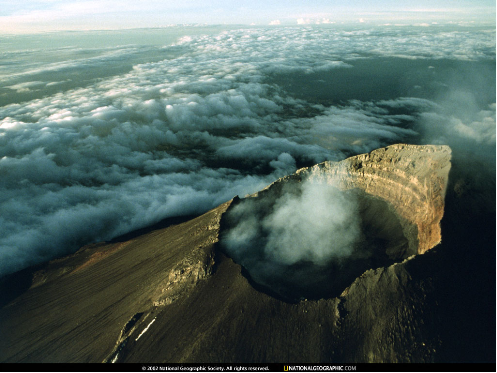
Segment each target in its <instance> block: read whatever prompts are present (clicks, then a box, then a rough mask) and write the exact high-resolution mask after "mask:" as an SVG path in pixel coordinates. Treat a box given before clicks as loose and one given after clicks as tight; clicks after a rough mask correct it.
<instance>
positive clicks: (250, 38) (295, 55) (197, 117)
mask: <svg viewBox="0 0 497 373" xmlns="http://www.w3.org/2000/svg"><path fill="white" fill-rule="evenodd" d="M204 31H205V32H204ZM161 32H163V33H164V44H163V45H161V46H160V47H159V46H154V45H147V42H146V38H144V39H143V40H144V42H143V43H141V44H139V43H138V44H136V40H135V41H134V42H133V43H135V44H126V45H123V46H116V45H113V46H111V47H110V46H101V47H98V48H89V47H87V46H84V45H83V44H84V43H81V46H78V45H74V44H72V43H73V42H74V40H79V39H77V38H75V37H74V36H72V35H66V36H63V35H62V34H61V35H62V36H60V35H59V36H60V38H59V39H60V40H59V44H58V45H57V47H50V46H49V45H50V43H48V42H47V39H46V38H47V37H48V36H47V35H38V36H33V37H32V38H34V39H36V40H35V41H39V42H40V45H45V46H46V48H43V49H22V45H23V44H22V40H21V39H19V40H18V39H16V37H15V36H11V37H8V38H6V39H5V41H6V42H8V43H7V44H8V45H9V48H8V52H7V53H5V54H4V55H3V56H2V57H0V59H1V61H0V62H2V64H1V66H0V83H1V84H0V105H3V106H0V276H1V275H4V274H7V273H11V272H13V271H16V270H19V269H22V268H24V267H27V266H29V265H31V264H35V263H39V262H41V261H44V260H48V259H51V258H54V257H56V256H59V255H63V254H67V253H69V252H72V251H74V250H76V249H77V248H78V247H80V246H81V245H83V244H86V243H89V242H93V241H98V240H109V239H111V238H113V237H116V236H118V235H121V234H123V233H126V232H129V231H131V230H134V229H137V228H141V227H145V226H147V225H150V224H152V223H155V222H158V221H160V220H161V219H164V218H166V217H171V216H178V215H189V214H197V213H201V212H204V211H206V210H207V209H209V208H212V207H215V206H216V205H218V204H219V203H221V202H224V201H226V200H228V199H229V198H232V197H233V196H234V195H241V196H243V195H245V194H247V193H251V192H255V191H257V190H259V189H261V188H262V187H264V186H265V185H267V184H269V183H270V182H272V181H274V179H276V178H278V177H281V176H283V175H286V174H289V173H292V172H293V171H295V170H296V169H297V168H298V167H301V166H305V165H311V164H313V163H317V162H321V161H324V160H340V159H343V158H345V157H346V156H348V155H352V154H356V153H361V152H367V151H370V150H372V149H374V148H377V147H379V146H384V145H388V144H392V143H397V142H417V143H420V142H437V143H449V145H456V146H460V147H461V148H465V149H473V150H474V153H475V154H478V156H479V158H480V159H482V161H483V162H490V163H491V158H492V154H491V153H492V151H493V154H495V83H492V80H493V82H495V30H487V29H481V28H477V27H475V28H456V27H454V28H452V29H449V28H446V27H445V28H444V27H440V28H437V27H431V28H426V27H424V28H410V27H399V28H395V27H390V26H384V27H378V28H376V29H370V30H368V29H358V30H352V29H351V30H345V29H337V28H333V27H319V26H313V27H311V26H301V27H292V28H265V29H260V28H246V29H224V30H223V29H219V28H213V29H211V30H199V29H195V28H191V29H188V28H182V29H180V30H178V29H174V28H172V29H170V30H169V29H164V30H162V31H161ZM145 34H146V31H144V35H145ZM171 35H174V38H172V37H171ZM178 35H181V37H179V36H178ZM91 36H92V35H89V36H88V37H91ZM98 37H99V38H102V39H105V37H106V35H105V33H103V34H99V35H98ZM19 38H20V37H19ZM64 38H65V39H64ZM154 38H155V39H154V43H155V44H157V40H158V38H160V35H158V34H157V33H155V34H154ZM170 40H174V42H173V43H171V42H170ZM16 43H18V44H16ZM64 43H65V44H64ZM125 43H126V41H124V42H123V44H125ZM34 44H35V43H34V42H33V45H34ZM103 44H105V43H103ZM16 45H18V47H15V46H16ZM396 74H397V75H396ZM489 74H490V77H492V76H493V79H489ZM482 76H483V77H484V78H481V77H482ZM480 78H481V79H480ZM371 84H373V86H372V85H371ZM458 100H459V101H458ZM454 102H463V103H465V105H466V106H465V107H466V108H467V110H453V109H451V105H453V103H454ZM492 105H493V106H492ZM456 107H457V108H459V109H461V108H463V107H464V106H461V105H456ZM493 167H494V169H495V161H493ZM304 195H307V194H306V193H304V194H303V196H304ZM281 204H282V208H283V209H284V208H288V207H284V206H286V205H289V204H293V205H294V206H293V207H294V208H296V209H298V208H301V209H302V208H305V207H304V204H303V203H302V201H300V202H299V201H294V202H289V201H285V203H283V201H282V202H281ZM279 221H280V220H279V219H277V218H276V217H275V218H274V220H272V221H269V220H268V221H267V222H266V224H267V226H268V227H269V226H271V227H272V230H274V231H279V230H281V229H282V228H281V226H280V225H279ZM278 239H279V238H274V239H273V241H274V242H275V247H276V246H277V245H276V242H277V240H278ZM280 254H282V253H276V252H275V253H274V255H276V256H278V255H280ZM308 254H309V253H307V254H305V255H308ZM309 255H311V254H309ZM316 255H318V254H316ZM322 255H325V254H324V253H322ZM317 257H319V255H318V256H317Z"/></svg>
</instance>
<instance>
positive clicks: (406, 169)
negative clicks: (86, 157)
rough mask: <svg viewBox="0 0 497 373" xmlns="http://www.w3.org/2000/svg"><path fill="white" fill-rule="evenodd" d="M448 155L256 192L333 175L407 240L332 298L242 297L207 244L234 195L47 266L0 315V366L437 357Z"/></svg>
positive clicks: (342, 167) (239, 277)
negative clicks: (390, 215) (188, 216)
mask: <svg viewBox="0 0 497 373" xmlns="http://www.w3.org/2000/svg"><path fill="white" fill-rule="evenodd" d="M407 157H408V158H407ZM449 159H450V149H448V148H447V147H430V146H427V147H416V146H407V145H396V146H391V147H388V148H386V149H380V150H377V151H375V152H372V153H370V154H365V155H360V156H357V157H353V158H350V159H348V160H346V161H344V162H341V163H338V164H336V163H335V164H331V163H323V164H320V165H317V166H315V167H313V168H310V169H304V170H301V171H300V172H298V173H297V174H296V175H293V176H291V177H287V178H284V179H282V180H279V181H278V182H276V183H274V184H273V185H272V186H270V187H269V188H267V189H266V190H264V191H262V192H261V193H259V194H258V196H259V197H261V198H262V197H263V196H264V195H265V194H270V193H276V191H277V190H278V189H280V190H283V188H282V186H283V185H284V182H285V181H286V182H290V183H291V182H292V181H291V180H293V181H297V182H298V180H301V179H302V178H303V177H304V176H305V177H314V178H323V179H326V178H328V177H329V175H332V174H335V175H339V179H340V180H342V181H341V187H342V188H344V189H349V190H356V189H360V190H361V193H365V194H366V195H373V196H375V198H378V199H381V201H382V202H381V204H380V205H381V206H385V204H387V205H388V206H389V207H387V208H388V209H393V211H394V213H395V214H396V216H398V217H399V221H400V222H401V225H399V227H400V229H401V230H404V231H405V232H404V233H403V235H410V237H415V240H413V242H415V243H417V246H416V247H415V248H416V252H418V253H425V255H419V256H410V257H409V258H408V259H405V260H403V261H402V260H401V261H400V262H399V263H394V264H389V265H385V266H380V267H371V269H367V270H365V271H364V272H361V274H360V275H359V276H358V277H357V278H356V279H355V280H352V281H350V283H349V284H348V286H347V288H346V289H345V290H344V291H343V292H342V293H341V294H340V295H339V296H336V297H331V298H323V299H316V300H303V301H300V302H294V303H291V302H285V301H282V300H280V299H277V298H275V297H272V296H271V295H268V294H266V293H265V292H261V291H258V290H257V289H256V288H257V284H254V285H255V288H254V286H252V285H253V284H252V283H251V280H250V276H249V277H247V276H246V273H245V271H244V269H243V268H241V267H240V265H238V264H236V263H235V262H234V261H233V260H232V259H230V258H229V257H227V256H226V255H225V254H223V252H222V251H221V250H220V246H219V244H218V241H219V239H220V237H222V233H223V232H222V230H223V229H224V228H223V226H222V218H223V216H225V215H226V211H227V210H230V209H231V206H234V205H235V204H236V203H239V201H233V200H232V201H228V202H226V203H225V204H223V205H221V206H219V207H217V208H216V209H214V210H212V211H209V212H208V213H206V214H204V215H202V216H200V217H198V218H195V219H193V220H190V221H187V222H185V223H182V224H177V225H173V226H170V227H168V228H164V229H159V230H154V231H151V232H148V233H146V234H143V235H141V236H138V237H135V238H133V239H131V240H126V241H122V242H114V243H102V244H99V245H94V246H90V247H85V248H83V249H81V250H80V251H79V252H78V253H76V254H75V255H73V256H70V257H67V258H63V259H59V260H57V261H54V262H51V263H50V264H49V265H47V266H46V267H45V268H44V270H42V272H37V274H35V276H34V278H35V279H36V281H35V283H33V286H31V288H30V289H28V290H27V291H26V292H24V293H23V294H21V295H20V296H18V297H17V298H16V299H14V300H12V301H11V302H10V303H9V304H7V305H5V306H4V307H3V308H2V309H0V330H1V331H2V336H3V337H2V338H1V339H0V361H2V362H142V363H143V362H292V361H293V362H296V361H298V362H323V363H338V362H433V361H440V358H439V356H442V357H444V358H445V359H447V355H440V352H439V351H440V350H441V349H442V350H443V346H444V343H446V339H450V338H449V337H448V336H447V334H444V333H445V332H444V330H446V329H444V327H443V315H442V314H440V312H439V304H438V302H439V298H440V290H439V288H438V286H439V284H440V283H442V282H443V281H445V277H446V276H445V275H444V272H443V270H444V266H443V265H441V264H442V263H441V262H440V261H439V260H437V253H436V252H435V251H433V250H430V251H428V252H427V250H428V249H429V248H431V247H432V246H433V245H435V244H436V243H437V242H439V241H440V227H439V221H440V218H441V216H442V214H443V209H444V207H443V206H444V202H443V201H444V199H443V198H444V193H445V189H446V186H447V174H448V171H449V167H450V163H449ZM366 200H367V198H366ZM374 206H376V205H374ZM374 206H373V207H374ZM372 211H373V212H374V214H372V217H371V220H375V218H374V217H376V220H381V216H378V215H377V214H376V213H378V212H380V211H382V210H379V209H377V208H376V207H375V208H373V209H372ZM409 211H411V214H409ZM399 224H400V223H399ZM412 245H414V244H413V243H411V241H409V245H408V246H409V247H414V246H412ZM447 273H450V270H449V272H447ZM447 302H448V301H447Z"/></svg>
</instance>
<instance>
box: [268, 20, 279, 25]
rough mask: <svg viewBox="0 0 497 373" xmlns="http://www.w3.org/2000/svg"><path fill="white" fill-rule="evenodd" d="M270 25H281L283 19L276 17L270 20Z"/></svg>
mask: <svg viewBox="0 0 497 373" xmlns="http://www.w3.org/2000/svg"><path fill="white" fill-rule="evenodd" d="M269 24H270V25H281V21H280V20H279V19H275V20H274V21H271V22H269Z"/></svg>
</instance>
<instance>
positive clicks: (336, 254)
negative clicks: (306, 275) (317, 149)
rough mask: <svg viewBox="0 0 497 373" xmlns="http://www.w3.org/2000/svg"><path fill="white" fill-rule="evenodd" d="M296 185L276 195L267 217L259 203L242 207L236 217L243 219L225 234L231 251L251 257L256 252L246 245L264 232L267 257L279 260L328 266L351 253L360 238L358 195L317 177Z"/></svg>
mask: <svg viewBox="0 0 497 373" xmlns="http://www.w3.org/2000/svg"><path fill="white" fill-rule="evenodd" d="M296 189H297V190H293V191H290V192H288V193H284V194H283V195H282V196H280V197H279V198H278V199H276V201H275V202H274V205H273V206H272V207H270V209H271V212H270V213H269V214H267V215H266V216H263V217H262V219H261V214H262V213H263V211H262V209H261V207H260V206H258V204H257V203H256V202H252V201H250V200H248V201H247V202H246V203H242V204H239V205H237V206H236V207H235V208H234V209H233V211H232V213H231V215H232V216H231V218H233V219H237V220H238V219H240V222H239V224H238V225H237V226H236V227H234V228H233V229H231V230H230V231H229V232H228V234H227V235H226V237H225V242H226V245H227V246H228V250H229V252H230V253H233V255H235V256H237V257H238V256H243V255H247V251H248V250H251V248H247V245H251V244H254V243H256V242H257V241H258V240H259V236H261V235H262V236H264V237H266V239H265V244H264V247H263V258H264V259H265V260H269V261H272V262H274V263H278V264H283V265H291V264H295V263H297V262H299V261H308V262H312V263H314V264H317V265H325V264H326V263H327V262H328V261H330V260H336V259H340V258H344V257H348V256H350V255H351V254H352V253H353V251H354V245H355V244H356V243H357V241H358V239H359V237H360V218H359V212H358V205H357V201H356V200H355V198H354V197H353V196H352V195H348V196H347V195H346V194H345V193H344V192H342V191H340V190H339V189H337V188H336V187H335V186H333V185H329V184H325V183H321V182H316V181H305V182H303V183H302V184H300V185H299V186H298V188H296ZM248 255H250V254H248ZM242 261H243V259H242Z"/></svg>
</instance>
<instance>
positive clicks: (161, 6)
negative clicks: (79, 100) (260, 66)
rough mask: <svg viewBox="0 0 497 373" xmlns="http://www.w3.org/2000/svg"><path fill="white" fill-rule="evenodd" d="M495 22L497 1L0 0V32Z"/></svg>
mask: <svg viewBox="0 0 497 373" xmlns="http://www.w3.org/2000/svg"><path fill="white" fill-rule="evenodd" d="M334 22H336V23H341V22H347V23H354V22H357V23H404V24H416V23H435V22H437V23H447V22H456V23H470V24H471V23H473V24H482V23H486V24H488V23H490V24H492V23H493V24H494V23H495V1H494V0H479V1H471V0H438V1H436V0H435V1H427V0H418V1H407V0H381V1H374V2H373V1H367V0H355V1H353V0H352V1H344V0H306V1H304V0H251V1H245V0H209V1H201V0H168V1H158V0H141V1H136V0H133V1H131V0H98V1H96V0H26V1H25V0H23V1H19V0H0V32H1V33H26V32H40V31H50V30H95V29H98V30H102V29H126V28H137V27H161V26H168V25H171V24H189V23H200V24H257V25H268V24H293V25H296V24H305V23H310V24H316V23H334Z"/></svg>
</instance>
